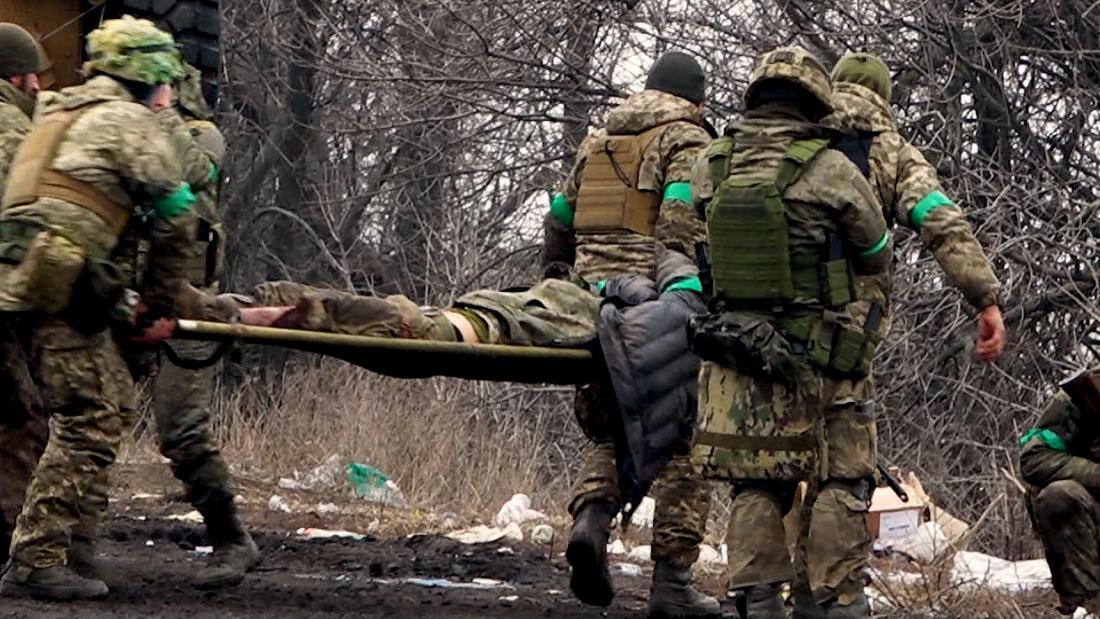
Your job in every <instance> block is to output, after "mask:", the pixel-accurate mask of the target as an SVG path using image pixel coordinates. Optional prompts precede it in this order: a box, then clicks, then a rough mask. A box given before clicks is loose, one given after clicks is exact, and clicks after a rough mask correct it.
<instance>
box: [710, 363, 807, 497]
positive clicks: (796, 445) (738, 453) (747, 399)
mask: <svg viewBox="0 0 1100 619" xmlns="http://www.w3.org/2000/svg"><path fill="white" fill-rule="evenodd" d="M823 391H824V385H823V383H822V382H821V381H820V380H817V382H816V384H815V385H813V386H811V388H809V389H797V388H791V387H788V386H786V385H784V384H782V383H774V382H768V381H761V380H759V379H756V378H753V377H751V376H749V375H747V374H743V373H740V372H738V371H736V370H733V369H730V368H726V367H723V366H721V365H718V364H716V363H713V362H709V361H705V362H704V363H703V367H702V370H701V371H700V374H699V426H698V431H697V432H696V434H695V446H694V448H693V449H692V454H691V459H692V463H693V464H694V465H695V466H696V468H697V469H699V470H701V471H702V474H703V477H704V478H705V479H718V480H729V481H741V480H783V481H798V480H803V479H809V478H812V477H814V476H815V475H816V474H817V469H818V463H817V460H816V457H815V451H816V449H817V447H818V445H819V443H820V441H821V440H822V432H823V430H822V427H823V426H822V423H823V415H822V412H823V411H822V407H821V403H822V402H825V401H827V400H826V399H825V395H826V394H824V393H823Z"/></svg>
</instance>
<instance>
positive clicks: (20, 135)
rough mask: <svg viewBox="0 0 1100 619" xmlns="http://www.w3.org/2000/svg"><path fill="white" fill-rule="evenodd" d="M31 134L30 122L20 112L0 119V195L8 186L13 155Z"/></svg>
mask: <svg viewBox="0 0 1100 619" xmlns="http://www.w3.org/2000/svg"><path fill="white" fill-rule="evenodd" d="M30 132H31V120H30V119H29V118H27V117H26V116H24V115H23V114H22V113H21V112H19V113H13V114H7V115H5V116H4V118H3V119H0V195H3V192H4V188H5V187H7V184H8V174H9V173H10V172H11V162H12V161H13V160H15V153H16V151H17V150H19V145H20V144H22V143H23V140H24V139H26V137H27V135H28V134H29V133H30Z"/></svg>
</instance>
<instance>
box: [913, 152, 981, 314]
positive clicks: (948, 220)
mask: <svg viewBox="0 0 1100 619" xmlns="http://www.w3.org/2000/svg"><path fill="white" fill-rule="evenodd" d="M898 152H899V157H898V170H897V200H896V205H897V209H898V212H897V218H898V220H899V221H902V222H905V223H906V224H907V225H908V226H909V227H911V228H912V229H913V230H915V231H916V232H918V233H919V234H920V240H921V243H923V244H924V246H925V247H927V248H928V250H929V251H931V252H932V255H933V256H935V258H936V261H937V262H938V263H939V264H940V267H941V268H942V269H943V271H944V273H945V274H946V275H947V278H948V279H949V280H950V281H951V283H952V284H953V285H954V286H955V287H956V288H958V289H959V291H960V292H961V293H962V294H963V296H964V297H965V298H966V300H967V301H968V302H969V303H970V304H971V305H973V306H974V307H975V308H977V309H979V310H980V309H984V308H986V307H989V306H990V305H997V304H998V297H999V295H1000V288H1001V284H1000V282H999V281H997V277H996V276H995V275H994V274H993V269H992V268H991V267H990V265H989V260H987V259H986V257H985V253H984V252H983V251H982V247H981V244H979V243H978V239H977V238H975V236H974V231H973V230H972V229H971V227H970V224H969V223H968V222H967V221H966V217H964V216H963V212H962V210H961V209H960V208H959V207H958V206H956V205H955V203H954V202H952V201H951V199H950V198H948V197H947V194H946V193H945V192H944V191H943V188H942V186H941V185H940V181H939V177H938V176H937V175H936V170H935V168H933V167H932V164H930V163H928V160H927V159H925V158H924V155H922V154H921V153H920V151H919V150H917V149H916V148H915V147H914V146H913V145H911V144H909V143H907V142H904V141H903V142H902V143H901V144H900V145H899V150H898Z"/></svg>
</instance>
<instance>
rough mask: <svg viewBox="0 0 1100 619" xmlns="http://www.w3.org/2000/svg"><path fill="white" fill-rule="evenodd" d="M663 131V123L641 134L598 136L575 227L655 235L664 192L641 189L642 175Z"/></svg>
mask: <svg viewBox="0 0 1100 619" xmlns="http://www.w3.org/2000/svg"><path fill="white" fill-rule="evenodd" d="M663 131H664V125H659V126H657V127H653V128H652V129H649V130H647V131H645V132H644V133H642V134H640V135H605V136H602V137H599V138H594V140H593V143H592V145H591V147H590V148H589V149H588V156H587V158H586V159H585V163H584V170H583V171H582V172H581V185H580V188H579V189H578V191H577V202H576V210H575V215H574V217H573V229H574V230H576V231H577V232H597V233H599V232H605V233H613V232H634V233H637V234H642V235H645V236H653V235H654V234H655V232H656V227H657V214H658V211H659V210H660V206H661V195H660V193H658V192H657V191H650V190H642V189H640V188H639V187H638V176H639V173H640V172H641V168H642V163H643V161H644V158H645V153H646V150H648V149H649V146H650V144H652V143H653V141H654V140H656V139H657V138H659V137H660V135H661V133H662V132H663Z"/></svg>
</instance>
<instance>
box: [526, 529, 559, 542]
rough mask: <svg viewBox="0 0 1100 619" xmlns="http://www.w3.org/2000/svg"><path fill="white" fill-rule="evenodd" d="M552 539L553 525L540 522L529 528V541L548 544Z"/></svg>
mask: <svg viewBox="0 0 1100 619" xmlns="http://www.w3.org/2000/svg"><path fill="white" fill-rule="evenodd" d="M552 541H554V527H552V526H550V525H548V524H540V525H538V526H536V527H535V528H533V529H531V543H533V544H549V543H550V542H552Z"/></svg>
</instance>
